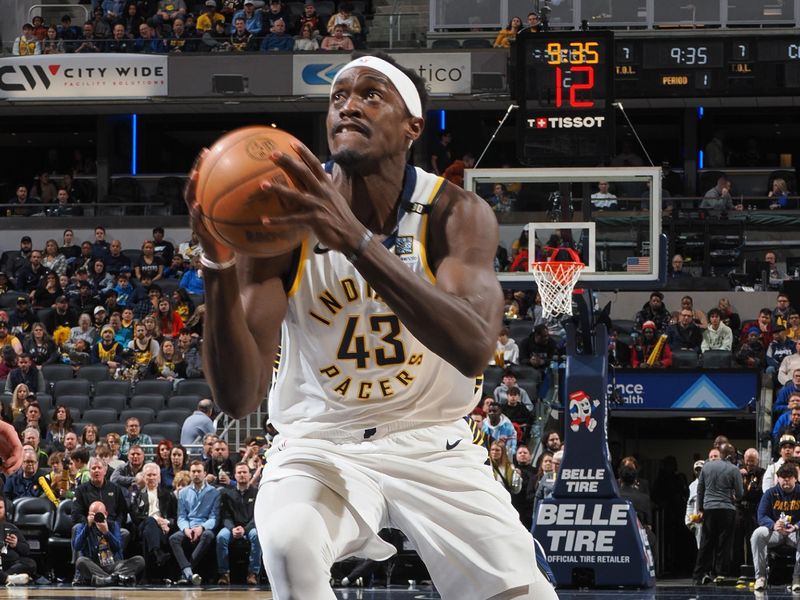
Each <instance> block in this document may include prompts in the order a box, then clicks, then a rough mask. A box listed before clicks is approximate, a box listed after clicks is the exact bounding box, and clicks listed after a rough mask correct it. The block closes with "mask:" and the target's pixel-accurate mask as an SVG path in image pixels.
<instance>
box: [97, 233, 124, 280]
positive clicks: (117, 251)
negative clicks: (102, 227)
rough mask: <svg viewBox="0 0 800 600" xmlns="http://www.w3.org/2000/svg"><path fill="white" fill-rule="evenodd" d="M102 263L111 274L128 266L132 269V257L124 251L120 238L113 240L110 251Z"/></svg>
mask: <svg viewBox="0 0 800 600" xmlns="http://www.w3.org/2000/svg"><path fill="white" fill-rule="evenodd" d="M102 264H103V265H104V266H105V270H106V271H107V272H108V273H110V274H111V275H117V274H119V272H120V271H121V270H122V269H123V268H125V267H128V269H129V270H130V269H131V259H130V258H128V257H127V256H125V255H124V254H123V253H122V242H121V241H119V240H111V244H110V246H109V251H108V254H107V255H106V257H105V258H104V259H103V261H102Z"/></svg>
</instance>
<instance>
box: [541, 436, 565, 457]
mask: <svg viewBox="0 0 800 600" xmlns="http://www.w3.org/2000/svg"><path fill="white" fill-rule="evenodd" d="M562 445H563V444H562V443H561V434H560V433H558V432H557V431H548V432H546V433H545V434H544V447H545V449H546V450H547V451H549V452H551V453H556V452H558V451H559V450H561V447H562Z"/></svg>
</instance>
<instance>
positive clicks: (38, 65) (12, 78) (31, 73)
mask: <svg viewBox="0 0 800 600" xmlns="http://www.w3.org/2000/svg"><path fill="white" fill-rule="evenodd" d="M166 95H167V57H166V56H160V55H153V54H46V55H39V56H15V57H8V58H2V59H0V98H6V99H10V100H54V99H65V100H76V99H78V100H82V99H96V98H147V97H151V96H166Z"/></svg>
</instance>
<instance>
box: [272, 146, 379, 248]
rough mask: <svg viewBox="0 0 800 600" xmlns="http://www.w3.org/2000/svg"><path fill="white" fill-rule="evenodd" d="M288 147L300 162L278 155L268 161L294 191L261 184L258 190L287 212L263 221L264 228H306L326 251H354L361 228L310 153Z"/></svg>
mask: <svg viewBox="0 0 800 600" xmlns="http://www.w3.org/2000/svg"><path fill="white" fill-rule="evenodd" d="M292 147H293V148H294V149H295V151H296V152H297V153H298V154H299V155H300V158H301V159H302V160H297V159H296V158H294V157H292V156H290V155H288V154H286V153H284V152H278V151H276V152H273V154H272V160H274V161H275V162H276V163H277V164H278V165H279V166H280V167H281V168H282V169H283V170H284V171H286V173H287V174H288V175H289V176H290V177H291V178H292V180H293V181H294V183H295V185H296V186H297V188H298V189H292V188H290V187H289V186H286V185H281V184H278V183H274V182H272V181H266V180H265V181H263V182H261V188H262V189H263V190H267V189H271V190H272V191H273V192H275V193H276V194H277V195H278V197H279V198H280V201H281V205H282V206H283V208H284V209H285V210H286V211H288V212H289V214H287V215H284V216H279V217H265V218H264V219H263V223H264V225H266V226H274V225H289V226H301V225H306V226H308V227H310V228H311V229H312V230H313V231H314V233H315V234H316V236H317V239H318V240H319V241H320V243H321V244H322V245H324V246H326V247H327V248H330V249H332V250H338V251H340V252H350V251H352V250H353V249H355V248H357V247H358V245H359V243H360V242H361V239H362V236H363V232H364V225H362V224H361V223H360V222H359V221H358V219H357V218H356V216H355V215H354V214H353V211H352V210H351V208H350V205H349V204H348V202H347V200H345V198H344V196H342V194H340V193H339V191H338V190H337V189H336V188H335V187H334V186H333V185H331V183H330V179H329V178H328V175H327V174H326V173H325V170H324V169H323V168H322V165H321V164H320V162H319V160H318V159H317V157H316V156H314V154H313V153H312V152H311V150H309V149H308V148H306V147H305V145H303V144H293V145H292Z"/></svg>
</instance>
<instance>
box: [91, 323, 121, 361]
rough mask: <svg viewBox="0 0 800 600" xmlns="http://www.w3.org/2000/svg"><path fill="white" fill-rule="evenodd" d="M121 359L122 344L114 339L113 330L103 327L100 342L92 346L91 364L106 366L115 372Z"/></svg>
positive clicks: (106, 326) (107, 326) (109, 326)
mask: <svg viewBox="0 0 800 600" xmlns="http://www.w3.org/2000/svg"><path fill="white" fill-rule="evenodd" d="M121 357H122V344H120V343H119V342H117V341H116V340H115V339H114V328H113V327H112V326H111V325H104V326H103V328H102V329H101V330H100V340H99V341H97V342H96V343H94V344H93V345H92V363H94V364H101V363H102V364H105V365H108V368H109V369H113V370H115V369H116V368H117V367H118V366H119V359H120V358H121Z"/></svg>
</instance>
